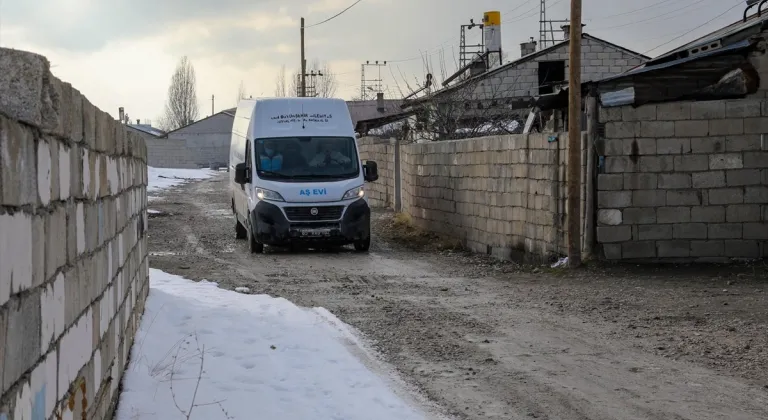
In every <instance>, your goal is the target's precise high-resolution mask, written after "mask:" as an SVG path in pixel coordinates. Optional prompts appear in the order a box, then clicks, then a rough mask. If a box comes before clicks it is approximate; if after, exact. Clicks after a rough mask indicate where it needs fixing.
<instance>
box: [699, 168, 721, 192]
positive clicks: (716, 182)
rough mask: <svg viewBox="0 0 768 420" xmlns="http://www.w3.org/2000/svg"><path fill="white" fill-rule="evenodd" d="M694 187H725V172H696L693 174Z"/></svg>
mask: <svg viewBox="0 0 768 420" xmlns="http://www.w3.org/2000/svg"><path fill="white" fill-rule="evenodd" d="M691 180H692V184H693V188H719V187H725V172H724V171H710V172H694V173H693V174H691Z"/></svg>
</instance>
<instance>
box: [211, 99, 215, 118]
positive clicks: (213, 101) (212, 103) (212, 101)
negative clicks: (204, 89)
mask: <svg viewBox="0 0 768 420" xmlns="http://www.w3.org/2000/svg"><path fill="white" fill-rule="evenodd" d="M214 104H215V99H214V95H211V115H213V114H215V112H214V111H213V109H214Z"/></svg>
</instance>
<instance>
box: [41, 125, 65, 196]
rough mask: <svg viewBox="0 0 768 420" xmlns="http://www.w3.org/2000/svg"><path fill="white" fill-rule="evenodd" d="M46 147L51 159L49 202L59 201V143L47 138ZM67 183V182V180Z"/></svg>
mask: <svg viewBox="0 0 768 420" xmlns="http://www.w3.org/2000/svg"><path fill="white" fill-rule="evenodd" d="M47 140H48V146H49V148H50V153H51V154H50V157H51V180H50V183H51V192H50V197H51V201H59V200H60V199H61V187H60V186H59V182H60V181H61V176H60V175H59V142H58V141H56V139H54V138H51V137H49V138H48V139H47ZM38 159H39V156H38ZM38 168H40V165H39V164H38ZM67 182H69V179H67Z"/></svg>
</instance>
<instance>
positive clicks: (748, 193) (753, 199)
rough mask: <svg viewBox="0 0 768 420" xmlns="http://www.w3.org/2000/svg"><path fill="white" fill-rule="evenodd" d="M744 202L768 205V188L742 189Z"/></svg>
mask: <svg viewBox="0 0 768 420" xmlns="http://www.w3.org/2000/svg"><path fill="white" fill-rule="evenodd" d="M744 202H745V203H756V204H768V186H755V187H746V188H745V189H744Z"/></svg>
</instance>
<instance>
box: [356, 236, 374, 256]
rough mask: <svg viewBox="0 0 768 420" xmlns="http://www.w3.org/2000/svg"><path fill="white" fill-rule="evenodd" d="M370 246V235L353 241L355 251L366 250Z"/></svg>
mask: <svg viewBox="0 0 768 420" xmlns="http://www.w3.org/2000/svg"><path fill="white" fill-rule="evenodd" d="M370 248H371V237H370V236H369V237H367V238H365V239H363V240H362V241H357V242H355V251H357V252H368V250H369V249H370Z"/></svg>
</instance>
